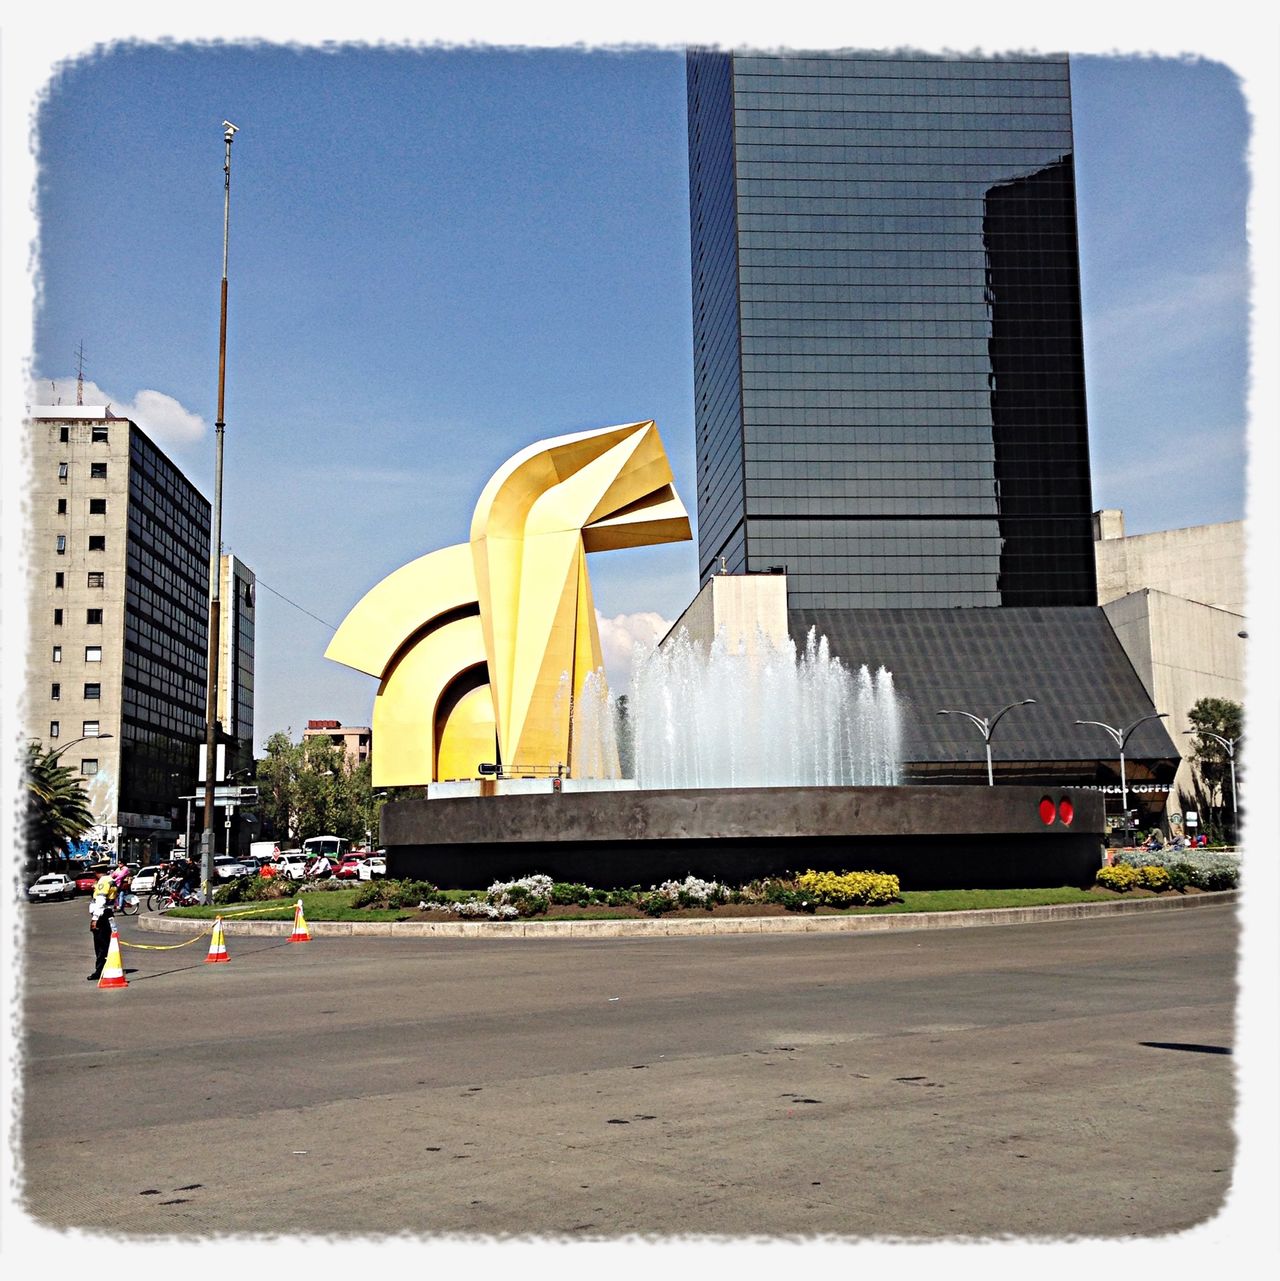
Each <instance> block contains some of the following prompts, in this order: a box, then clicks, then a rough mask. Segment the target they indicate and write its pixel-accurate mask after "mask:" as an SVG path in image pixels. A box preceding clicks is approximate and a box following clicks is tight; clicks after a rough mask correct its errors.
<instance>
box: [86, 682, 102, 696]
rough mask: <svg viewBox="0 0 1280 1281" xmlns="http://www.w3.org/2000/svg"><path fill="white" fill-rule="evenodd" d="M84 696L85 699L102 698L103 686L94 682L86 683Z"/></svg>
mask: <svg viewBox="0 0 1280 1281" xmlns="http://www.w3.org/2000/svg"><path fill="white" fill-rule="evenodd" d="M84 696H85V698H101V697H102V686H101V685H98V684H96V683H94V682H90V681H85V685H84Z"/></svg>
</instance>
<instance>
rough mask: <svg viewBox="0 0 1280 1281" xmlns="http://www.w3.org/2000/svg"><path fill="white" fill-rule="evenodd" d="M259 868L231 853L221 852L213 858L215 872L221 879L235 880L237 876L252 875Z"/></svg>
mask: <svg viewBox="0 0 1280 1281" xmlns="http://www.w3.org/2000/svg"><path fill="white" fill-rule="evenodd" d="M257 870H258V869H257V868H255V867H250V866H249V865H248V864H245V863H242V862H241V861H240V860H239V859H238V858H234V857H233V856H232V855H230V854H219V855H218V856H217V857H216V858H215V859H214V860H213V874H214V876H216V877H217V878H218V879H219V880H220V881H230V880H234V879H235V878H236V877H237V876H252V875H253V874H254V873H255V872H256V871H257Z"/></svg>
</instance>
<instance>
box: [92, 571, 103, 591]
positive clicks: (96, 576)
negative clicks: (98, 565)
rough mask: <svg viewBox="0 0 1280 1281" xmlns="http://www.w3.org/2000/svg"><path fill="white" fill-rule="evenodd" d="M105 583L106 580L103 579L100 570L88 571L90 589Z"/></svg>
mask: <svg viewBox="0 0 1280 1281" xmlns="http://www.w3.org/2000/svg"><path fill="white" fill-rule="evenodd" d="M105 582H106V579H105V577H104V576H103V573H102V570H100V569H91V570H90V571H89V586H90V587H102V586H103V585H104V584H105Z"/></svg>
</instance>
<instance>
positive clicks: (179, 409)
mask: <svg viewBox="0 0 1280 1281" xmlns="http://www.w3.org/2000/svg"><path fill="white" fill-rule="evenodd" d="M27 400H28V402H29V403H30V404H33V405H57V404H62V405H74V404H75V403H76V380H75V379H74V378H55V379H53V380H51V381H42V382H38V383H32V384H31V386H30V387H29V388H28V390H27ZM83 403H84V404H86V405H110V406H111V412H112V413H113V414H116V415H117V416H118V417H121V418H131V419H132V420H133V421H134V422H135V423H137V424H138V426H139V427H141V428H142V430H143V431H145V432H146V433H147V435H148V436H150V437H151V439H152V440H154V441H155V443H156V444H157V445H159V446H160V447H161V448H162V449H164V448H167V447H170V446H173V445H190V444H192V443H193V442H195V441H197V440H199V439H200V438H201V437H202V436H203V435H204V433H205V428H206V426H207V424H206V423H205V420H204V419H203V418H202V417H201V416H200V415H199V414H195V413H192V412H191V410H189V409H187V408H185V407H184V406H183V405H182V404H181V403H180V402H178V401H177V400H175V399H174V398H173V397H172V396H170V395H167V394H166V393H165V392H162V391H154V390H152V389H151V388H150V387H144V388H143V389H142V390H141V391H139V392H137V393H136V394H135V395H134V397H133V399H132V400H128V399H126V398H124V397H122V396H113V395H112V394H111V393H110V392H109V391H105V390H104V389H103V388H101V387H99V386H98V384H97V383H95V382H88V381H86V382H85V384H84V399H83Z"/></svg>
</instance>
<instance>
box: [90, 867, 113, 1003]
mask: <svg viewBox="0 0 1280 1281" xmlns="http://www.w3.org/2000/svg"><path fill="white" fill-rule="evenodd" d="M115 900H116V883H115V881H113V880H112V879H111V876H110V874H109V873H107V872H103V874H102V875H101V876H100V877H98V879H97V880H96V881H95V882H94V884H93V894H92V896H91V897H90V899H89V929H90V931H91V932H92V934H93V973H92V974H90V975H88V980H87V981H88V982H90V983H96V982H97V981H98V979H100V978H101V977H102V967H103V966H104V965H106V963H107V949H108V948H109V947H110V946H111V922H112V919H113V918H114V916H115Z"/></svg>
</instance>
